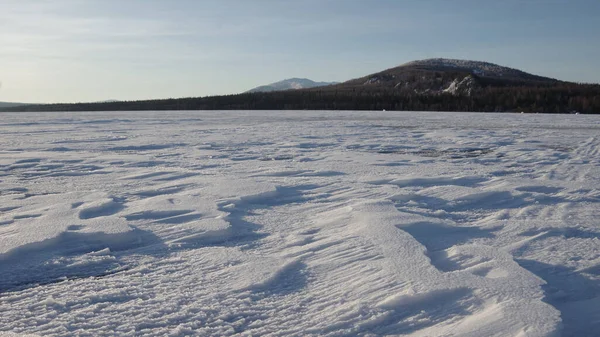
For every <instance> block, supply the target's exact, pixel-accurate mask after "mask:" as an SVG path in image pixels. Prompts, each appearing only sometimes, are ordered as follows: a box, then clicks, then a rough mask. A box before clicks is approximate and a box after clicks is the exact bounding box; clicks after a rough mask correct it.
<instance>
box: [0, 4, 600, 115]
mask: <svg viewBox="0 0 600 337" xmlns="http://www.w3.org/2000/svg"><path fill="white" fill-rule="evenodd" d="M599 13H600V1H598V0H495V1H488V0H296V1H289V0H0V101H4V102H27V103H52V102H95V101H103V100H111V99H117V100H135V99H153V98H169V97H192V96H194V97H195V96H208V95H220V94H234V93H240V92H243V91H246V90H249V89H251V88H253V87H256V86H259V85H263V84H268V83H272V82H276V81H279V80H283V79H286V78H292V77H305V78H309V79H312V80H315V81H339V82H342V81H346V80H349V79H352V78H357V77H362V76H366V75H368V74H371V73H374V72H378V71H381V70H384V69H387V68H391V67H395V66H398V65H400V64H403V63H406V62H409V61H412V60H419V59H427V58H435V57H444V58H459V59H470V60H479V61H488V62H492V63H497V64H500V65H503V66H509V67H512V68H518V69H521V70H524V71H527V72H530V73H534V74H537V75H542V76H548V77H553V78H558V79H561V80H567V81H575V82H587V83H598V82H600V62H599V60H600V20H599V19H598V14H599Z"/></svg>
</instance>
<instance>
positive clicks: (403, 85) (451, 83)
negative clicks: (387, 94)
mask: <svg viewBox="0 0 600 337" xmlns="http://www.w3.org/2000/svg"><path fill="white" fill-rule="evenodd" d="M560 83H564V82H561V81H558V80H556V79H553V78H549V77H543V76H538V75H532V74H529V73H526V72H524V71H521V70H517V69H513V68H508V67H503V66H500V65H497V64H493V63H489V62H480V61H469V60H455V59H443V58H435V59H427V60H420V61H412V62H408V63H405V64H403V65H400V66H398V67H395V68H390V69H387V70H384V71H381V72H379V73H375V74H371V75H368V76H365V77H361V78H358V79H354V80H350V81H347V82H344V83H341V84H339V85H337V86H335V88H337V89H339V90H344V89H346V90H347V89H352V90H356V89H357V88H359V89H361V90H369V91H371V90H381V89H383V88H389V89H393V90H394V91H396V92H401V93H404V94H413V93H415V94H420V95H437V94H451V95H457V96H458V95H467V96H470V95H472V94H474V93H475V92H476V91H478V90H479V89H482V88H486V87H516V86H530V87H531V86H533V87H536V86H553V85H557V84H560Z"/></svg>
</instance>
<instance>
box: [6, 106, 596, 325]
mask: <svg viewBox="0 0 600 337" xmlns="http://www.w3.org/2000/svg"><path fill="white" fill-rule="evenodd" d="M1 116H2V119H1V121H0V134H2V137H0V145H1V147H0V312H1V313H2V314H1V315H0V336H4V335H6V336H14V335H43V336H72V335H93V336H114V335H123V336H140V335H145V336H188V335H198V336H234V335H239V336H251V335H252V336H311V335H312V336H379V335H394V336H561V335H562V336H595V335H597V332H598V331H600V228H599V227H598V220H597V219H598V218H599V217H600V207H599V206H600V136H599V135H600V118H598V117H597V116H584V115H578V116H574V115H542V114H536V115H521V114H474V113H473V114H468V113H464V114H460V113H417V112H411V113H408V112H313V111H273V112H261V111H238V112H227V111H210V112H208V111H207V112H126V113H123V112H95V113H18V114H17V113H15V114H12V113H3V114H2V115H1Z"/></svg>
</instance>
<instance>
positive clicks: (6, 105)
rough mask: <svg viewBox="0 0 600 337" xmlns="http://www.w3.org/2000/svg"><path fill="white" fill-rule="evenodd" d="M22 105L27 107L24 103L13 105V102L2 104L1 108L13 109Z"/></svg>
mask: <svg viewBox="0 0 600 337" xmlns="http://www.w3.org/2000/svg"><path fill="white" fill-rule="evenodd" d="M20 105H26V104H24V103H13V102H0V108H11V107H16V106H20Z"/></svg>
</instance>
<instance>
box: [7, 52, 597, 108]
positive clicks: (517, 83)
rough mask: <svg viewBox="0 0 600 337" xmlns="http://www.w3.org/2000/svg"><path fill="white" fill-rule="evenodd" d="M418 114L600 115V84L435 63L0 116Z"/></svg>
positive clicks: (476, 65)
mask: <svg viewBox="0 0 600 337" xmlns="http://www.w3.org/2000/svg"><path fill="white" fill-rule="evenodd" d="M236 109H244V110H303V109H310V110H383V109H385V110H415V111H481V112H521V111H523V112H544V113H572V112H581V113H600V85H598V84H578V83H571V82H564V81H560V80H556V79H552V78H547V77H542V76H537V75H532V74H528V73H526V72H523V71H520V70H517V69H512V68H507V67H502V66H499V65H495V64H492V63H487V62H476V61H466V60H449V59H430V60H422V61H414V62H409V63H406V64H404V65H401V66H399V67H395V68H391V69H387V70H384V71H381V72H379V73H375V74H371V75H368V76H365V77H361V78H357V79H353V80H350V81H346V82H343V83H339V84H336V85H330V86H326V87H318V88H309V89H299V90H291V91H290V90H288V91H276V92H256V93H243V94H237V95H225V96H210V97H189V98H177V99H160V100H146V101H119V102H104V103H75V104H48V105H28V106H18V107H10V108H4V109H0V111H112V110H236Z"/></svg>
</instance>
